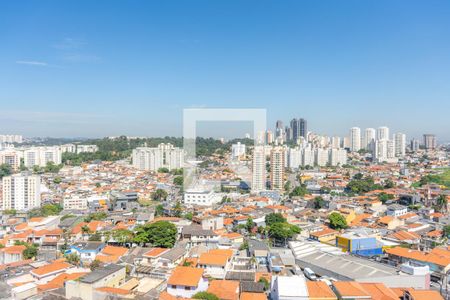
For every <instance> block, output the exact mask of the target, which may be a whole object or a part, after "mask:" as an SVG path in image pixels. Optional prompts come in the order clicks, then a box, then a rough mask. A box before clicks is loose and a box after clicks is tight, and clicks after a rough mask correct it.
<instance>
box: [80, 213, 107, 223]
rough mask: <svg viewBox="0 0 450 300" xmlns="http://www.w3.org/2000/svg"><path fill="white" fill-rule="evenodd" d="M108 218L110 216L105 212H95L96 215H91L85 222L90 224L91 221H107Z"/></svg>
mask: <svg viewBox="0 0 450 300" xmlns="http://www.w3.org/2000/svg"><path fill="white" fill-rule="evenodd" d="M107 216H108V214H107V213H106V212H104V211H100V212H95V213H92V214H89V215H88V216H87V217H85V218H84V221H85V222H86V223H89V222H91V221H101V220H104V219H106V217H107Z"/></svg>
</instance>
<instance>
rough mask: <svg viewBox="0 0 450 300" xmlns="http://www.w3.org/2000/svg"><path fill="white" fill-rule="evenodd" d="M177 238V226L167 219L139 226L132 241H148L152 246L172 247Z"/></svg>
mask: <svg viewBox="0 0 450 300" xmlns="http://www.w3.org/2000/svg"><path fill="white" fill-rule="evenodd" d="M176 239H177V227H176V226H175V225H174V224H172V223H170V222H167V221H157V222H154V223H150V224H145V225H142V226H139V227H138V228H137V230H136V234H135V237H134V242H136V243H139V244H144V245H145V244H147V243H150V244H151V245H152V246H153V247H162V248H172V247H173V246H174V245H175V242H176Z"/></svg>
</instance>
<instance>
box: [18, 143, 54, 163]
mask: <svg viewBox="0 0 450 300" xmlns="http://www.w3.org/2000/svg"><path fill="white" fill-rule="evenodd" d="M23 160H24V165H25V167H27V168H32V167H34V166H39V167H45V166H46V165H47V164H48V163H54V164H55V165H59V164H61V148H60V147H57V146H53V147H31V148H28V149H25V150H24V151H23Z"/></svg>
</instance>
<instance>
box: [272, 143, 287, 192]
mask: <svg viewBox="0 0 450 300" xmlns="http://www.w3.org/2000/svg"><path fill="white" fill-rule="evenodd" d="M284 168H285V150H284V147H274V148H273V149H272V151H271V152H270V186H271V189H272V190H282V189H283V187H284Z"/></svg>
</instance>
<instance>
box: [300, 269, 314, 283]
mask: <svg viewBox="0 0 450 300" xmlns="http://www.w3.org/2000/svg"><path fill="white" fill-rule="evenodd" d="M303 273H304V274H305V276H306V278H308V279H309V280H312V281H316V280H317V276H316V273H314V271H313V270H311V269H310V268H304V269H303Z"/></svg>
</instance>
